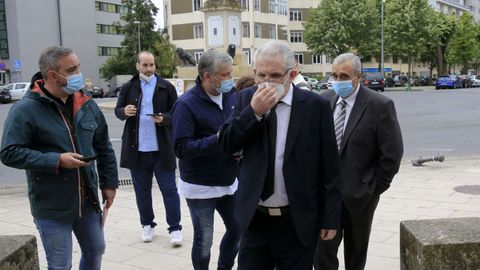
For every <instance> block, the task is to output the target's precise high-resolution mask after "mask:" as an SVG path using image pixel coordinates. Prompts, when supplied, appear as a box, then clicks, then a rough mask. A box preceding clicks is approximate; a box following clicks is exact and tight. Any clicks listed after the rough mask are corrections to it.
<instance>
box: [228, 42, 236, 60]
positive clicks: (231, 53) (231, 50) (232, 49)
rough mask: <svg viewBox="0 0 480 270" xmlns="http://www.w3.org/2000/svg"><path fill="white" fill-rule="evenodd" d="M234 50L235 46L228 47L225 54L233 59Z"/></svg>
mask: <svg viewBox="0 0 480 270" xmlns="http://www.w3.org/2000/svg"><path fill="white" fill-rule="evenodd" d="M235 49H236V47H235V44H230V45H228V49H227V53H228V55H230V57H232V59H234V58H235Z"/></svg>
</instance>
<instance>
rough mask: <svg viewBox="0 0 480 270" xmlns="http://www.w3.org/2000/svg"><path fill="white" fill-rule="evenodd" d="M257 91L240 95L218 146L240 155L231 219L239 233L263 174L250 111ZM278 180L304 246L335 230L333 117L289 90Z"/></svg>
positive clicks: (261, 144)
mask: <svg viewBox="0 0 480 270" xmlns="http://www.w3.org/2000/svg"><path fill="white" fill-rule="evenodd" d="M255 91H256V87H255V86H254V87H251V88H248V89H245V90H242V91H241V92H240V93H239V96H238V97H237V105H236V106H235V110H234V112H233V114H232V116H231V117H230V119H229V120H228V121H227V122H226V123H225V124H224V125H223V126H222V128H221V131H220V143H221V145H222V147H223V149H224V150H225V151H226V152H227V153H230V154H233V153H234V152H236V151H239V150H241V149H243V159H242V160H241V161H240V170H239V187H238V191H237V205H238V206H240V207H237V208H236V218H237V221H238V223H239V225H240V228H241V229H242V230H245V229H246V228H247V227H248V225H249V224H250V222H251V220H252V218H253V215H254V213H255V210H256V207H257V205H258V202H259V199H260V195H261V193H262V189H263V185H264V182H265V176H266V173H267V156H268V154H267V145H268V142H267V128H266V125H265V121H264V119H261V120H260V121H258V120H257V118H256V117H255V113H254V112H253V109H252V107H251V105H250V101H251V99H252V96H253V94H254V92H255ZM283 175H284V178H285V187H286V191H287V196H288V201H289V204H290V210H291V215H292V219H293V224H294V227H295V230H296V233H297V235H298V237H299V240H300V242H301V243H303V244H304V245H309V244H313V243H315V242H316V241H317V239H318V234H319V229H320V228H324V229H338V228H339V227H340V217H341V195H340V160H339V157H338V150H337V144H336V140H335V132H334V128H333V117H332V111H331V109H330V105H329V103H328V101H327V100H326V99H324V98H322V97H320V96H319V95H318V94H316V93H313V92H309V91H305V90H301V89H299V88H297V87H294V88H293V100H292V107H291V114H290V122H289V126H288V131H287V140H286V145H285V156H284V164H283Z"/></svg>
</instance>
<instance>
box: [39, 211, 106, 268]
mask: <svg viewBox="0 0 480 270" xmlns="http://www.w3.org/2000/svg"><path fill="white" fill-rule="evenodd" d="M101 215H102V214H101V213H97V212H96V211H95V209H94V208H93V207H92V206H91V205H90V203H88V202H87V203H86V206H85V207H83V208H82V217H81V218H79V217H75V218H74V219H73V220H53V219H40V218H34V222H35V225H36V226H37V230H38V232H39V233H40V238H41V239H42V243H43V248H44V249H45V254H46V255H47V263H48V269H49V270H53V269H55V270H57V269H58V270H60V269H71V268H72V231H73V232H74V233H75V237H76V238H77V241H78V243H79V245H80V249H81V250H82V257H81V259H80V270H97V269H100V268H101V266H102V255H103V253H104V252H105V238H104V235H103V228H102V227H101V226H100V220H101Z"/></svg>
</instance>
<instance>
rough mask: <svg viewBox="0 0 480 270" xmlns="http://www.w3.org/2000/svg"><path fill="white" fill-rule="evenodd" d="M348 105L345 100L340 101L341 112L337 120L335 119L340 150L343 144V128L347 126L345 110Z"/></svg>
mask: <svg viewBox="0 0 480 270" xmlns="http://www.w3.org/2000/svg"><path fill="white" fill-rule="evenodd" d="M346 104H347V103H346V102H345V100H343V99H342V101H340V103H339V105H340V112H339V113H338V116H337V119H335V136H336V137H337V146H338V149H340V143H341V142H342V138H343V126H344V125H345V117H346V116H347V112H346V109H345V105H346Z"/></svg>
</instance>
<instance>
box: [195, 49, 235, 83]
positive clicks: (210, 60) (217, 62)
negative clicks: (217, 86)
mask: <svg viewBox="0 0 480 270" xmlns="http://www.w3.org/2000/svg"><path fill="white" fill-rule="evenodd" d="M231 65H233V59H232V57H230V55H228V54H227V53H224V52H218V51H216V50H213V49H211V50H208V51H206V52H205V53H203V54H202V57H200V60H198V67H197V68H198V75H200V78H202V79H203V78H204V75H205V73H209V74H215V73H217V72H218V71H219V70H220V68H222V67H224V66H231Z"/></svg>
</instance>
